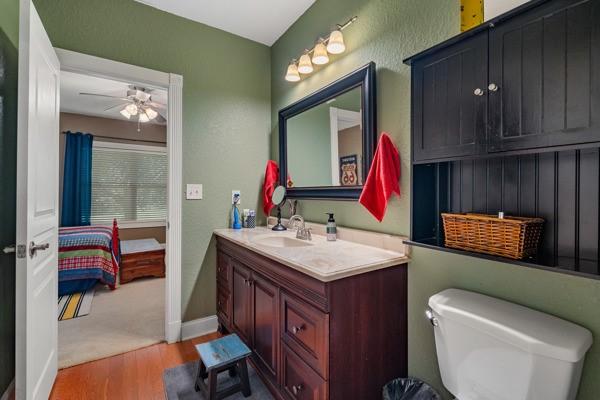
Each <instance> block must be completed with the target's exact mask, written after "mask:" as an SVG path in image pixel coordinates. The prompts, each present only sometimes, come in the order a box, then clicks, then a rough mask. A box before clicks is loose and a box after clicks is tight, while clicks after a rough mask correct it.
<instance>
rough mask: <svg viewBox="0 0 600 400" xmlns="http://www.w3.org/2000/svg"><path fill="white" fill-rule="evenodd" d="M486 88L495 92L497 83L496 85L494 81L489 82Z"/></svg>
mask: <svg viewBox="0 0 600 400" xmlns="http://www.w3.org/2000/svg"><path fill="white" fill-rule="evenodd" d="M488 89H489V91H490V92H497V91H498V85H496V84H495V83H490V84H489V85H488Z"/></svg>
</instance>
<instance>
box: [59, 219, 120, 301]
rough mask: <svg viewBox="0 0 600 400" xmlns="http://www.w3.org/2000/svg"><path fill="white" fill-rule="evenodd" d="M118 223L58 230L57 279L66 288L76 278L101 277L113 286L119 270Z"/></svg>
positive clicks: (98, 278)
mask: <svg viewBox="0 0 600 400" xmlns="http://www.w3.org/2000/svg"><path fill="white" fill-rule="evenodd" d="M118 240H119V239H118V230H117V227H116V222H115V225H114V226H113V228H111V227H108V226H75V227H63V228H60V229H59V238H58V250H59V254H58V280H59V292H61V290H60V285H61V284H64V285H63V287H66V286H71V285H72V284H73V283H75V282H73V281H76V280H82V281H83V280H94V279H95V280H98V281H100V282H101V283H103V284H106V285H108V286H109V287H110V288H111V289H114V288H115V287H116V283H117V273H118V272H119V243H118Z"/></svg>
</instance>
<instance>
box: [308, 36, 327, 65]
mask: <svg viewBox="0 0 600 400" xmlns="http://www.w3.org/2000/svg"><path fill="white" fill-rule="evenodd" d="M312 62H313V64H317V65H324V64H327V63H328V62H329V55H328V54H327V48H326V47H325V44H323V41H319V43H317V44H316V45H315V51H314V53H313V58H312Z"/></svg>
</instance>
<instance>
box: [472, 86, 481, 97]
mask: <svg viewBox="0 0 600 400" xmlns="http://www.w3.org/2000/svg"><path fill="white" fill-rule="evenodd" d="M483 93H484V92H483V89H481V88H477V89H475V90H474V91H473V94H474V95H475V96H483Z"/></svg>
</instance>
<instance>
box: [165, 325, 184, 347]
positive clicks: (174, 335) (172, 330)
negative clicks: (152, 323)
mask: <svg viewBox="0 0 600 400" xmlns="http://www.w3.org/2000/svg"><path fill="white" fill-rule="evenodd" d="M180 339H181V321H173V322H169V323H168V324H167V327H166V331H165V340H166V341H167V343H175V342H179V340H180Z"/></svg>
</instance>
